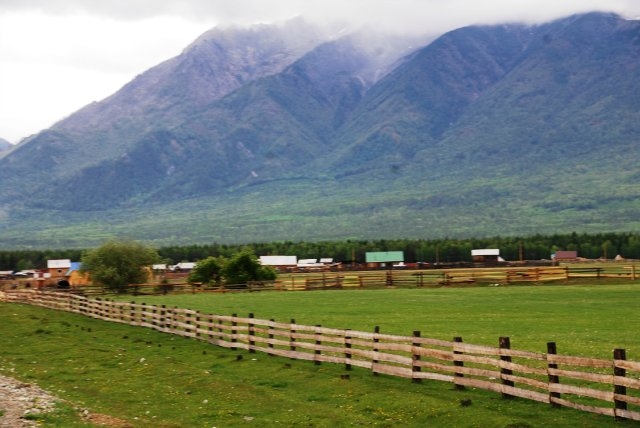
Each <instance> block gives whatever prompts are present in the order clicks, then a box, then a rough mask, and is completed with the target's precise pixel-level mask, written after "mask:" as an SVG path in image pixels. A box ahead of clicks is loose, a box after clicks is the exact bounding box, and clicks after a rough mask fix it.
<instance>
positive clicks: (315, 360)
mask: <svg viewBox="0 0 640 428" xmlns="http://www.w3.org/2000/svg"><path fill="white" fill-rule="evenodd" d="M316 327H320V324H316ZM315 336H316V341H315V343H316V345H322V340H321V339H320V337H321V333H319V332H318V331H317V330H316V334H315ZM313 353H314V355H320V354H321V351H320V349H316V350H315V351H313ZM313 363H314V364H315V365H316V366H319V365H320V360H318V359H316V358H314V359H313Z"/></svg>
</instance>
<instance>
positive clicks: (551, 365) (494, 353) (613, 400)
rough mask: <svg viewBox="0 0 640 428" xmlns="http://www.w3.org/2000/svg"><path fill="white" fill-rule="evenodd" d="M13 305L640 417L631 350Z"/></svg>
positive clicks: (57, 298) (639, 369) (56, 301)
mask: <svg viewBox="0 0 640 428" xmlns="http://www.w3.org/2000/svg"><path fill="white" fill-rule="evenodd" d="M0 299H1V300H5V301H7V302H17V303H29V304H32V305H37V306H42V307H46V308H51V309H57V310H63V311H68V312H73V313H77V314H81V315H85V316H88V317H92V318H97V319H101V320H105V321H112V322H118V323H123V324H129V325H132V326H140V327H146V328H151V329H154V330H157V331H160V332H164V333H170V334H175V335H179V336H184V337H189V338H193V339H197V340H201V341H204V342H207V343H210V344H212V345H216V346H221V347H224V348H229V349H243V350H247V351H248V352H251V353H254V352H262V353H265V354H268V355H277V356H281V357H287V358H292V359H299V360H307V361H313V362H314V363H315V364H321V363H334V364H344V366H345V369H346V370H351V369H352V367H354V366H355V367H361V368H365V369H367V370H371V372H373V373H374V374H386V375H391V376H398V377H402V378H407V379H411V380H412V381H413V382H421V381H423V380H437V381H442V382H449V383H452V384H454V385H455V387H456V389H464V388H466V387H472V388H479V389H483V390H488V391H494V392H497V393H500V394H502V395H503V397H505V398H510V397H521V398H524V399H529V400H534V401H538V402H541V403H547V404H550V405H553V406H564V407H570V408H574V409H578V410H582V411H586V412H592V413H598V414H602V415H607V416H612V417H615V418H618V419H632V420H640V362H635V361H628V360H627V359H626V353H625V350H624V349H616V350H615V351H614V353H613V358H612V359H596V358H586V357H576V356H566V355H560V354H558V353H557V350H556V344H555V343H553V342H550V343H548V344H547V352H546V353H538V352H530V351H520V350H516V349H511V344H510V341H509V338H508V337H501V338H499V340H498V346H497V347H491V346H481V345H474V344H469V343H464V342H463V340H462V338H460V337H457V338H454V339H453V340H452V341H446V340H438V339H431V338H423V337H421V336H420V332H419V331H414V332H413V335H412V336H400V335H391V334H382V333H381V332H380V329H379V328H378V327H376V329H375V330H374V331H373V332H362V331H353V330H342V329H335V328H326V327H322V326H308V325H302V324H297V323H296V322H295V320H290V322H288V323H283V322H276V321H274V320H262V319H256V318H254V317H253V315H252V314H249V316H247V317H239V316H237V315H235V314H234V315H232V316H223V315H213V314H204V313H201V312H198V311H193V310H189V309H181V308H176V307H174V308H169V307H166V306H164V305H163V306H153V305H146V304H144V303H142V304H140V303H135V302H118V301H111V300H102V299H90V298H87V297H85V296H78V295H73V294H69V293H51V292H39V291H33V290H30V291H21V290H20V291H15V290H14V291H8V292H4V293H2V292H0Z"/></svg>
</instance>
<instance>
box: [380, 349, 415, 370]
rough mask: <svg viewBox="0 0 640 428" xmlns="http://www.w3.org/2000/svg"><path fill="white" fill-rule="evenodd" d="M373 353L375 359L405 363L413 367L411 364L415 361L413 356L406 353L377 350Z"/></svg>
mask: <svg viewBox="0 0 640 428" xmlns="http://www.w3.org/2000/svg"><path fill="white" fill-rule="evenodd" d="M373 354H374V357H373V359H374V360H377V361H386V362H389V363H397V364H404V365H406V366H409V367H411V364H412V363H413V359H412V358H411V357H406V356H404V355H397V354H387V353H386V352H375V351H374V353H373Z"/></svg>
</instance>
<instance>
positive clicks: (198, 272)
mask: <svg viewBox="0 0 640 428" xmlns="http://www.w3.org/2000/svg"><path fill="white" fill-rule="evenodd" d="M223 265H224V259H223V258H222V257H212V256H209V257H207V258H206V259H204V260H200V261H199V262H198V263H196V266H195V268H194V269H193V270H192V271H191V273H190V274H189V278H188V281H189V282H190V283H194V282H201V283H203V284H210V283H212V282H213V283H216V284H219V283H220V282H221V281H222V275H221V274H222V266H223Z"/></svg>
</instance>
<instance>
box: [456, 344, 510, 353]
mask: <svg viewBox="0 0 640 428" xmlns="http://www.w3.org/2000/svg"><path fill="white" fill-rule="evenodd" d="M453 350H454V351H456V352H462V353H469V354H484V355H495V356H500V349H499V348H495V347H492V346H482V345H473V344H470V343H464V342H454V344H453Z"/></svg>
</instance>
